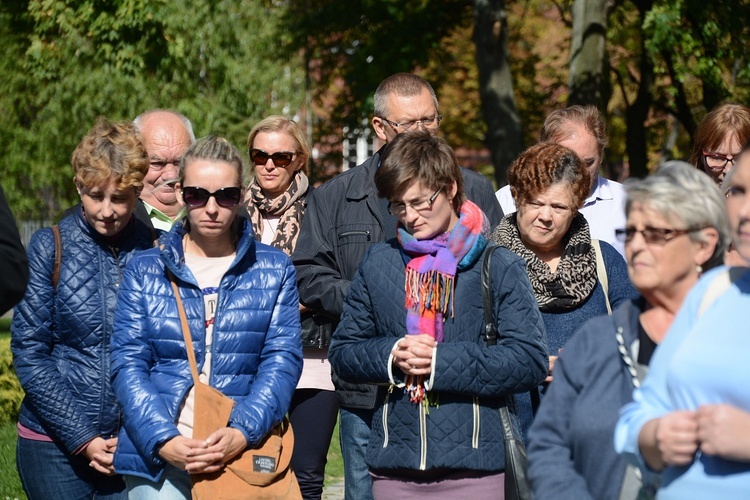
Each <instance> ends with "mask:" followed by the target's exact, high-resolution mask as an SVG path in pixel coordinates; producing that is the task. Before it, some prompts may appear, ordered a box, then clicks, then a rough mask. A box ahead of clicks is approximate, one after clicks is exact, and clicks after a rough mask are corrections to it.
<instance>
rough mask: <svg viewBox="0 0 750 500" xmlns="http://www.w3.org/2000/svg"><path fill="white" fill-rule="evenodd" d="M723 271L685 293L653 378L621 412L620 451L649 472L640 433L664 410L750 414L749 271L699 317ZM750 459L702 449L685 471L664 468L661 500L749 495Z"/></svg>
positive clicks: (659, 350)
mask: <svg viewBox="0 0 750 500" xmlns="http://www.w3.org/2000/svg"><path fill="white" fill-rule="evenodd" d="M725 271H726V268H725V267H722V268H719V269H716V270H713V271H711V272H708V273H706V274H705V275H704V276H703V278H701V280H700V281H699V282H698V283H697V284H696V285H695V286H694V287H693V289H692V290H691V291H690V293H689V294H688V296H687V298H686V299H685V302H684V303H683V305H682V308H681V309H680V311H679V312H678V313H677V316H676V317H675V320H674V323H672V327H671V328H670V329H669V332H668V333H667V335H666V337H665V339H664V341H663V342H662V343H661V344H659V347H658V348H657V349H656V352H655V353H654V356H653V357H652V358H651V363H650V365H649V374H648V377H646V380H645V382H644V384H643V385H642V386H641V388H640V389H638V390H636V391H635V392H634V393H633V402H632V403H630V404H628V405H627V406H626V407H625V408H624V409H623V410H622V412H621V415H620V419H619V421H618V422H617V427H616V428H615V448H616V449H617V451H618V452H620V453H624V454H625V455H626V457H627V458H628V459H629V460H631V461H632V462H634V463H638V464H639V465H641V467H644V468H645V467H646V465H645V463H644V461H643V457H642V456H641V454H640V451H639V448H638V435H639V434H640V431H641V429H642V428H643V426H644V424H646V422H648V421H650V420H653V419H655V418H659V417H661V416H663V415H665V414H667V413H670V412H673V411H680V410H697V409H698V408H699V407H700V406H702V405H709V404H729V405H732V406H735V407H737V408H739V409H741V410H743V411H745V412H750V390H748V380H750V364H748V362H747V353H748V352H750V335H748V330H747V322H748V321H747V320H748V315H747V311H748V310H750V273H745V274H744V276H742V277H741V278H740V279H739V280H738V281H737V282H735V283H733V284H732V285H731V286H730V287H729V289H728V290H727V291H726V292H725V293H723V294H722V295H721V296H719V297H718V298H716V299H715V300H713V301H712V302H711V303H710V305H709V306H708V307H707V308H706V309H705V310H704V311H703V313H702V314H699V310H700V309H701V305H702V303H703V300H704V299H703V297H704V294H705V293H706V289H707V288H708V286H709V285H710V283H711V282H712V281H713V280H714V279H716V277H717V276H718V274H719V273H721V272H725ZM749 492H750V462H737V461H733V460H727V459H724V458H721V457H719V456H709V455H706V454H704V453H701V452H700V451H698V453H697V454H696V455H695V460H694V461H693V462H692V463H691V464H690V465H689V466H687V467H667V468H666V469H665V470H664V473H663V475H662V485H661V489H660V490H659V493H658V497H659V498H660V499H684V498H747V496H748V493H749Z"/></svg>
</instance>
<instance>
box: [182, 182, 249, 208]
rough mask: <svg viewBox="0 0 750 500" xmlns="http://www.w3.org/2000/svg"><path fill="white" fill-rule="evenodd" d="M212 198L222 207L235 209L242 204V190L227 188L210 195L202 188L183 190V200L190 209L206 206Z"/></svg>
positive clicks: (186, 187) (187, 187) (191, 187)
mask: <svg viewBox="0 0 750 500" xmlns="http://www.w3.org/2000/svg"><path fill="white" fill-rule="evenodd" d="M212 196H213V197H214V199H215V200H216V203H217V204H218V205H219V206H220V207H224V208H233V207H236V206H237V205H239V204H240V201H241V199H242V189H241V188H238V187H225V188H221V189H218V190H216V191H214V192H213V193H209V192H208V190H206V189H203V188H200V187H194V186H185V187H184V188H182V200H183V201H184V202H185V205H187V206H188V207H190V208H200V207H203V206H205V205H206V203H208V200H209V198H211V197H212Z"/></svg>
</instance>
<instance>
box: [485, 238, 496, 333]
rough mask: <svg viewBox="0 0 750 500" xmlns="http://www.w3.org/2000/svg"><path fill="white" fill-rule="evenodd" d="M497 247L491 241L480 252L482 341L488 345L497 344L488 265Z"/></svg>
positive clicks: (490, 263)
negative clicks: (482, 251) (482, 316)
mask: <svg viewBox="0 0 750 500" xmlns="http://www.w3.org/2000/svg"><path fill="white" fill-rule="evenodd" d="M496 248H498V246H497V245H495V244H493V243H488V244H487V246H486V247H485V248H484V253H483V254H482V306H483V309H484V342H485V343H486V344H487V345H488V346H493V345H495V344H497V327H495V321H494V318H493V314H492V311H493V310H494V308H493V307H492V276H491V275H490V266H491V265H492V253H493V252H494V251H495V249H496Z"/></svg>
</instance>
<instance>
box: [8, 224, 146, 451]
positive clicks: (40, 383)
mask: <svg viewBox="0 0 750 500" xmlns="http://www.w3.org/2000/svg"><path fill="white" fill-rule="evenodd" d="M58 226H59V228H60V236H61V239H62V255H61V262H60V273H59V280H58V285H57V289H56V290H55V289H53V287H52V281H51V278H52V273H53V268H54V260H55V240H54V236H53V233H52V230H51V229H50V228H45V229H42V230H40V231H37V232H36V233H34V235H33V236H32V237H31V242H30V243H29V248H28V257H29V286H28V288H27V289H26V295H25V296H24V298H23V300H22V301H21V302H20V303H19V304H18V305H17V306H16V309H15V313H14V314H13V326H12V328H11V330H12V339H11V349H12V351H13V364H14V367H15V370H16V375H18V379H19V380H20V381H21V385H22V386H23V389H24V391H26V396H25V397H24V400H23V404H22V405H21V414H20V416H19V422H20V423H21V424H22V425H24V426H26V427H28V428H29V429H31V430H33V431H35V432H38V433H42V434H46V435H48V436H49V437H51V438H52V439H53V440H55V441H57V442H60V443H62V445H63V446H64V447H65V449H66V450H68V452H70V453H72V452H73V451H75V450H77V449H78V448H80V447H81V446H82V445H83V444H85V443H87V442H88V441H90V440H92V439H93V438H95V437H97V436H102V437H105V438H109V437H110V436H114V435H116V434H117V431H118V428H119V420H120V412H119V409H118V408H117V403H116V402H115V398H114V394H113V393H112V388H111V386H110V383H109V360H110V355H109V348H110V338H111V336H112V320H113V317H114V309H115V302H116V300H117V288H118V285H119V282H120V275H121V270H122V269H124V268H125V265H126V264H127V262H128V260H129V259H130V258H131V255H132V252H133V251H134V250H143V249H147V248H150V247H152V246H153V242H152V240H151V238H152V236H151V232H150V231H149V229H148V228H147V227H146V226H144V225H143V224H142V223H141V222H139V221H136V220H135V219H134V218H133V219H132V220H131V222H130V224H129V225H128V226H126V227H125V229H123V230H122V231H121V233H120V234H119V235H118V238H116V239H114V240H105V239H104V238H103V237H102V236H100V235H99V233H97V232H96V231H95V230H94V229H93V228H92V227H91V226H90V225H89V224H88V223H87V222H86V221H85V219H84V218H83V213H82V212H81V211H80V210H78V211H77V212H76V213H74V214H72V215H70V216H68V217H66V218H64V219H63V220H62V221H60V224H59V225H58Z"/></svg>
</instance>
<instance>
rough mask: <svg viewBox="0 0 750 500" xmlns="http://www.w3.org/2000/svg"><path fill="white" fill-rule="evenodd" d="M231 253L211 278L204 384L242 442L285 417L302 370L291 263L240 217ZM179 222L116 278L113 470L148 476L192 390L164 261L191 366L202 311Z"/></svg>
mask: <svg viewBox="0 0 750 500" xmlns="http://www.w3.org/2000/svg"><path fill="white" fill-rule="evenodd" d="M239 225H240V237H239V242H238V244H237V256H236V258H235V259H234V261H233V262H232V264H231V266H230V267H229V270H228V271H227V272H226V274H225V275H224V277H223V278H222V280H221V284H220V286H219V291H218V301H217V306H216V315H215V318H214V330H213V344H212V349H213V357H212V364H211V376H210V380H209V383H210V385H211V386H213V387H215V388H217V389H219V390H220V391H221V392H223V393H224V394H225V395H227V396H229V397H231V398H232V399H234V400H235V403H236V404H235V406H234V409H233V410H232V415H231V417H230V426H232V427H235V428H237V429H239V430H240V431H242V433H243V434H244V435H245V438H246V439H247V442H248V444H249V445H254V444H256V443H257V442H258V441H260V440H261V438H263V437H264V436H265V435H266V434H267V433H268V431H269V430H270V429H271V428H272V427H273V426H274V425H276V424H277V423H279V422H281V420H282V418H283V417H284V415H285V414H286V412H287V410H288V408H289V403H290V401H291V399H292V393H293V392H294V388H295V386H296V385H297V380H298V379H299V376H300V374H301V372H302V344H301V341H300V323H299V299H298V296H297V285H296V275H295V272H294V267H293V266H292V263H291V260H290V259H289V257H287V256H286V255H285V254H284V253H283V252H281V251H280V250H277V249H275V248H272V247H269V246H267V245H264V244H262V243H257V242H255V240H254V239H253V232H252V229H251V227H250V223H249V222H248V221H247V220H244V219H242V220H241V221H240V223H239ZM183 234H184V230H183V226H182V224H181V223H177V224H175V226H174V227H173V228H172V230H171V231H170V232H168V233H166V234H164V235H163V236H162V238H161V241H160V243H162V244H164V249H163V250H159V249H156V248H155V249H153V250H150V251H147V252H142V253H140V254H138V255H137V256H136V257H135V258H134V259H133V260H132V261H131V262H130V264H129V265H128V267H127V269H126V270H125V273H124V276H123V282H122V286H121V290H120V295H119V298H118V302H117V311H116V314H115V334H114V337H113V339H112V385H113V387H114V390H115V394H116V395H117V399H118V401H119V402H120V404H121V405H122V408H123V411H122V413H123V428H122V429H121V431H120V436H119V437H120V440H119V443H118V447H117V451H116V452H115V469H116V470H117V471H118V472H120V473H124V474H131V475H138V476H142V477H146V478H150V479H151V480H158V478H159V477H160V476H161V472H162V470H163V468H164V461H163V460H162V459H161V458H160V457H159V456H158V451H159V448H160V447H161V445H163V444H164V443H165V442H166V441H168V440H169V439H171V438H173V437H175V436H177V435H179V432H178V430H177V424H176V422H177V418H178V415H179V408H180V404H181V403H182V401H183V400H184V398H185V396H186V395H187V392H188V390H189V389H190V388H191V387H192V385H193V381H192V378H191V375H190V367H189V364H188V359H187V353H186V351H185V342H184V340H183V334H182V329H181V327H180V319H179V315H178V312H177V302H176V301H175V299H174V293H173V291H172V288H171V285H170V282H169V279H168V277H167V274H166V271H165V266H166V267H168V268H169V269H170V270H171V271H172V272H173V273H174V275H175V276H176V277H177V283H178V285H179V287H180V294H181V297H182V300H183V303H184V305H185V312H186V315H187V318H188V323H189V324H190V330H191V334H192V338H193V345H192V348H193V349H194V350H195V356H196V360H197V363H198V370H199V371H200V369H201V367H202V366H203V362H204V359H205V354H206V352H205V332H206V331H205V320H206V316H205V311H204V302H203V297H202V295H201V291H200V289H199V288H198V284H197V282H196V280H195V277H194V276H193V274H192V273H191V272H190V270H189V269H188V268H187V266H186V265H185V260H184V256H183V250H182V237H183Z"/></svg>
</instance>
